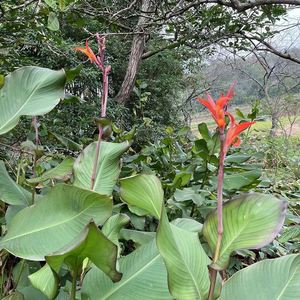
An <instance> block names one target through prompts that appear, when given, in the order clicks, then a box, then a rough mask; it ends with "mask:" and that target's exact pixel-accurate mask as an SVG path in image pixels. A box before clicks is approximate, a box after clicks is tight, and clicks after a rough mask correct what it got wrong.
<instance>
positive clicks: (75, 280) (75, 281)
mask: <svg viewBox="0 0 300 300" xmlns="http://www.w3.org/2000/svg"><path fill="white" fill-rule="evenodd" d="M77 275H78V269H77V268H76V270H74V271H73V278H72V289H71V297H70V300H76V286H77Z"/></svg>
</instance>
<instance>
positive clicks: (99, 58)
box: [75, 33, 111, 190]
mask: <svg viewBox="0 0 300 300" xmlns="http://www.w3.org/2000/svg"><path fill="white" fill-rule="evenodd" d="M96 40H97V43H98V53H97V55H95V53H94V52H93V50H92V49H91V48H90V47H89V44H88V40H86V44H85V48H81V47H77V48H75V50H76V51H80V52H82V53H84V54H85V55H86V56H87V57H88V58H89V60H90V62H91V63H92V64H95V65H96V66H97V67H98V68H99V69H100V70H101V72H102V96H101V114H100V116H101V118H105V117H106V108H107V99H108V74H109V72H110V70H111V66H110V65H105V37H104V36H100V35H99V34H98V33H97V34H96ZM98 132H99V134H98V141H97V146H96V153H95V158H94V164H93V170H92V176H91V190H94V186H95V179H96V176H97V166H98V161H99V156H100V146H101V141H102V135H103V126H102V125H101V122H98Z"/></svg>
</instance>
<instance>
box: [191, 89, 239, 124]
mask: <svg viewBox="0 0 300 300" xmlns="http://www.w3.org/2000/svg"><path fill="white" fill-rule="evenodd" d="M234 85H235V84H233V85H231V87H230V88H229V90H228V92H227V94H226V96H224V95H221V97H220V98H219V99H218V100H217V101H216V102H215V101H214V100H213V98H212V97H211V95H209V94H207V99H202V98H197V100H198V101H199V102H200V103H201V104H203V105H204V106H206V107H207V108H208V109H209V111H210V113H211V115H212V117H213V118H214V119H215V121H216V123H217V125H218V126H219V128H222V129H224V128H225V125H226V121H225V107H226V105H227V104H228V102H229V100H230V99H231V98H232V97H233V89H234Z"/></svg>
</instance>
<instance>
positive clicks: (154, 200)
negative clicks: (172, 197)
mask: <svg viewBox="0 0 300 300" xmlns="http://www.w3.org/2000/svg"><path fill="white" fill-rule="evenodd" d="M120 183H121V188H120V196H121V198H122V200H123V201H124V202H126V203H127V204H129V205H130V206H131V207H137V209H142V211H144V212H145V214H150V215H152V216H154V217H156V218H158V219H159V218H160V212H161V206H162V203H163V195H164V192H163V189H162V186H161V183H160V180H159V179H158V178H157V177H156V176H154V175H146V174H142V175H136V176H132V177H127V178H124V179H121V180H120Z"/></svg>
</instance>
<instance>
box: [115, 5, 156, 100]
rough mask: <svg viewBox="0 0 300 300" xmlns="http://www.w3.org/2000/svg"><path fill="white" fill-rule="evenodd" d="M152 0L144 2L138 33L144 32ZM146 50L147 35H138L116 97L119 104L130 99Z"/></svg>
mask: <svg viewBox="0 0 300 300" xmlns="http://www.w3.org/2000/svg"><path fill="white" fill-rule="evenodd" d="M150 8H151V0H142V6H141V12H142V14H143V15H142V16H140V17H139V20H138V23H137V31H139V32H140V31H142V30H143V25H144V24H145V23H146V21H147V18H146V17H144V15H145V14H147V12H150ZM144 50H145V34H143V33H140V34H136V35H134V37H133V40H132V46H131V51H130V55H129V61H128V67H127V71H126V74H125V77H124V80H123V82H122V85H121V88H120V90H119V92H118V94H117V96H116V99H117V101H118V102H119V103H121V104H124V103H125V102H126V101H127V100H128V99H129V97H130V94H131V92H132V90H133V88H134V84H135V78H136V74H137V72H138V69H139V65H140V62H141V59H142V54H143V52H144Z"/></svg>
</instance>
